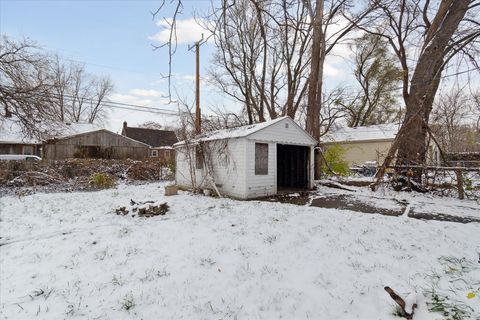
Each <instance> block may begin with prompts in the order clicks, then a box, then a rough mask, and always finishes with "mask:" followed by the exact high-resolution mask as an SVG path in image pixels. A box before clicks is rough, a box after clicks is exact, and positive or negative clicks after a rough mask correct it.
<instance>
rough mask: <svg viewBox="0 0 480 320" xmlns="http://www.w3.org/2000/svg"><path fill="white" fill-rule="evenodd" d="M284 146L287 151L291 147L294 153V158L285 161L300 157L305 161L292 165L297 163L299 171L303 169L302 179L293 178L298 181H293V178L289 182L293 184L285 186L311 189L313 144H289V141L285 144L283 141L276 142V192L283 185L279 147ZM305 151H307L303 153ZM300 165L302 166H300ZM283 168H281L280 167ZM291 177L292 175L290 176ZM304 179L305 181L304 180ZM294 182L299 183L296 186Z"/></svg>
mask: <svg viewBox="0 0 480 320" xmlns="http://www.w3.org/2000/svg"><path fill="white" fill-rule="evenodd" d="M283 146H285V147H286V149H287V150H286V152H289V151H288V148H289V147H291V150H290V152H292V153H293V155H292V157H293V158H290V159H288V160H287V159H286V160H285V161H294V162H295V160H297V159H299V157H300V160H301V162H302V163H303V165H301V164H300V163H294V164H292V165H295V166H297V171H299V170H300V171H303V172H301V174H303V175H304V178H301V179H300V181H299V180H296V179H293V180H296V181H293V180H291V181H290V182H289V184H292V185H291V186H284V187H285V188H292V189H294V188H299V189H311V188H312V176H311V172H312V171H311V170H312V159H311V158H312V152H313V148H312V147H311V146H306V145H297V144H289V143H286V144H283V143H276V146H275V170H274V171H275V193H278V189H279V187H282V186H279V182H280V181H279V176H278V174H279V165H278V163H279V156H280V153H279V148H284V147H283ZM303 152H305V153H303ZM298 166H301V167H300V168H299V167H298ZM280 169H281V168H280ZM293 169H294V168H292V171H293ZM289 179H291V177H290V178H289ZM302 180H304V181H302ZM294 184H299V185H296V186H294Z"/></svg>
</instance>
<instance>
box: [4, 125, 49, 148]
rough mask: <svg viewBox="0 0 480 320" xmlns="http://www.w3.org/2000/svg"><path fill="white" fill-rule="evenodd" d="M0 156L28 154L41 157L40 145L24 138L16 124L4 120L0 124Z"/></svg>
mask: <svg viewBox="0 0 480 320" xmlns="http://www.w3.org/2000/svg"><path fill="white" fill-rule="evenodd" d="M0 154H28V155H36V156H41V154H42V143H41V141H40V140H39V139H37V138H35V137H29V136H26V135H25V134H24V133H23V132H22V130H21V128H20V127H19V126H18V124H17V123H16V122H14V121H11V120H9V119H6V120H4V121H2V122H1V123H0Z"/></svg>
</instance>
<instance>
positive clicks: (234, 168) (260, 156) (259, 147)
mask: <svg viewBox="0 0 480 320" xmlns="http://www.w3.org/2000/svg"><path fill="white" fill-rule="evenodd" d="M315 145H316V141H315V139H314V138H312V137H311V136H310V135H309V134H308V133H307V132H306V131H305V130H303V129H302V128H301V127H300V126H299V125H297V124H296V123H295V121H293V120H292V119H291V118H289V117H281V118H277V119H275V120H271V121H267V122H262V123H257V124H253V125H248V126H243V127H238V128H233V129H225V130H219V131H213V132H210V133H207V134H204V135H201V136H199V137H198V138H196V139H195V140H194V141H181V142H178V143H176V144H175V151H176V172H175V179H176V183H177V184H178V185H179V186H183V187H186V188H191V187H192V186H194V185H195V186H197V187H200V188H208V189H213V184H212V183H213V182H212V179H210V178H213V181H214V183H215V185H216V187H217V188H218V189H219V191H220V192H221V193H222V194H225V195H229V196H233V197H236V198H240V199H249V198H257V197H262V196H268V195H274V194H277V193H278V192H280V191H282V190H292V189H293V190H296V189H310V188H313V179H314V160H313V159H314V147H315ZM204 150H205V151H206V152H205V153H206V154H203V153H204V152H203V151H204ZM207 151H208V152H207ZM203 159H207V160H206V161H204V160H203ZM206 166H207V168H206ZM209 172H210V174H209Z"/></svg>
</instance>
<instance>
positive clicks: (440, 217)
mask: <svg viewBox="0 0 480 320" xmlns="http://www.w3.org/2000/svg"><path fill="white" fill-rule="evenodd" d="M408 216H409V217H410V218H414V219H420V220H436V221H448V222H458V223H471V222H477V223H480V219H478V218H472V217H459V216H452V215H449V214H443V213H436V214H432V213H426V212H415V211H414V210H411V211H410V212H409V213H408Z"/></svg>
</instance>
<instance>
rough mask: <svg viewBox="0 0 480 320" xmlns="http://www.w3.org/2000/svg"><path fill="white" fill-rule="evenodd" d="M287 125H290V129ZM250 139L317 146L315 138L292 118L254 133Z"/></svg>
mask: <svg viewBox="0 0 480 320" xmlns="http://www.w3.org/2000/svg"><path fill="white" fill-rule="evenodd" d="M286 125H288V127H287V126H286ZM248 139H250V140H259V141H275V142H277V143H282V144H294V145H303V146H311V145H314V144H315V142H314V141H313V138H311V137H309V136H308V134H307V133H306V132H305V131H304V130H302V129H301V128H299V127H298V125H297V124H296V123H295V122H294V121H293V120H291V119H290V118H285V119H284V120H282V121H280V122H278V123H275V124H273V125H271V126H269V127H266V128H265V129H263V130H260V131H258V132H255V133H253V134H252V135H250V136H248Z"/></svg>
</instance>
